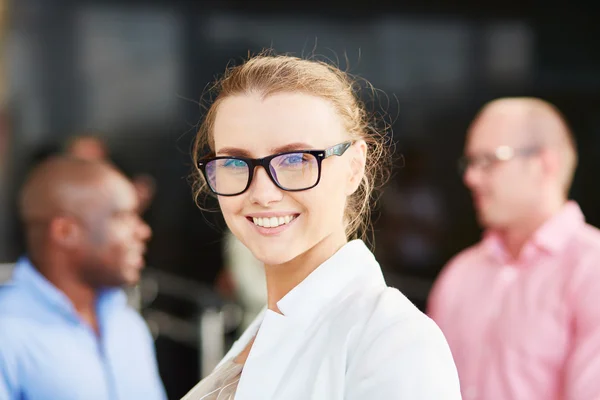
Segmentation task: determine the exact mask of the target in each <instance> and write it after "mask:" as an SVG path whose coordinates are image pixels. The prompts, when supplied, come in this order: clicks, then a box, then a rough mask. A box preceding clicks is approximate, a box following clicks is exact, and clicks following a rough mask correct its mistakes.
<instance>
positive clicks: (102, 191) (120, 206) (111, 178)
mask: <svg viewBox="0 0 600 400" xmlns="http://www.w3.org/2000/svg"><path fill="white" fill-rule="evenodd" d="M98 197H99V200H100V202H101V204H102V205H104V206H105V207H110V208H111V209H113V210H130V209H133V208H135V207H136V205H137V195H136V192H135V189H134V187H133V184H132V183H131V182H129V180H128V179H126V178H125V177H124V176H122V175H120V174H118V173H116V172H112V173H108V174H106V175H104V176H103V177H102V178H101V179H100V182H99V184H98Z"/></svg>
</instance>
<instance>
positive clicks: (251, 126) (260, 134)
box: [213, 93, 346, 157]
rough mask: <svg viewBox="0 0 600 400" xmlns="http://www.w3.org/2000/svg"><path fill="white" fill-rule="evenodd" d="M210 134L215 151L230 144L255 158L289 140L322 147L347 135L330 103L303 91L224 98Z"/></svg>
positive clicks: (285, 143) (288, 142)
mask: <svg viewBox="0 0 600 400" xmlns="http://www.w3.org/2000/svg"><path fill="white" fill-rule="evenodd" d="M213 134H214V141H215V151H216V152H217V153H218V152H219V151H220V149H223V148H225V147H227V148H229V147H233V148H239V149H244V150H246V151H247V152H248V153H250V154H252V155H253V156H255V157H261V156H265V155H267V154H269V153H270V152H271V150H272V149H275V148H278V147H282V146H285V145H288V144H290V143H298V142H302V143H306V144H307V145H309V146H310V147H312V148H323V147H327V146H330V145H332V144H336V143H338V142H340V141H342V140H344V139H345V138H346V132H345V130H344V127H343V124H342V120H341V118H340V117H339V115H338V114H337V112H336V110H335V108H334V107H333V105H332V103H331V102H329V101H327V100H325V99H322V98H319V97H316V96H311V95H307V94H302V93H278V94H274V95H271V96H268V97H266V98H261V97H260V96H259V95H258V94H245V95H239V96H234V97H230V98H227V99H225V100H224V101H223V102H222V103H221V104H220V105H219V109H218V112H217V116H216V118H215V124H214V129H213Z"/></svg>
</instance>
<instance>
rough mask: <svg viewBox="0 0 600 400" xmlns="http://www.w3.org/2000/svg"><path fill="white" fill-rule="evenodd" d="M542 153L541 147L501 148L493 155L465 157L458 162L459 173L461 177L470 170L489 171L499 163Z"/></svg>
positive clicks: (484, 154)
mask: <svg viewBox="0 0 600 400" xmlns="http://www.w3.org/2000/svg"><path fill="white" fill-rule="evenodd" d="M539 151H540V148H539V147H526V148H521V149H515V148H513V147H510V146H500V147H498V148H497V149H496V150H495V151H493V152H491V153H481V154H477V155H472V156H463V157H461V158H460V159H459V161H458V171H459V173H460V174H461V175H463V174H464V173H465V172H467V169H468V168H478V169H481V170H488V169H490V168H491V167H492V166H493V165H495V164H497V163H498V162H503V161H509V160H512V159H513V158H515V157H530V156H532V155H535V154H537V153H538V152H539Z"/></svg>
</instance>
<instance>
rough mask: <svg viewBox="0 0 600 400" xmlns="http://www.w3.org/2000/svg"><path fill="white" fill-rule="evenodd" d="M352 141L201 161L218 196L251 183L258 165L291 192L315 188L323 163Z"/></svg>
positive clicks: (236, 192) (235, 192) (237, 192)
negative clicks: (313, 148)
mask: <svg viewBox="0 0 600 400" xmlns="http://www.w3.org/2000/svg"><path fill="white" fill-rule="evenodd" d="M352 143H353V142H352V141H348V142H344V143H339V144H336V145H334V146H331V147H328V148H327V149H325V150H296V151H289V152H285V153H277V154H272V155H270V156H267V157H264V158H246V157H227V156H223V157H210V158H206V159H204V160H202V161H199V162H198V168H200V171H202V174H203V175H204V178H205V179H206V182H207V183H208V187H209V188H210V190H211V191H212V192H213V193H215V194H217V195H219V196H237V195H240V194H242V193H244V192H245V191H246V190H248V188H249V187H250V184H251V183H252V177H253V176H254V170H255V169H256V167H263V168H264V169H265V171H267V175H268V176H269V178H270V179H271V181H273V183H274V184H275V185H276V186H277V187H278V188H280V189H282V190H285V191H288V192H299V191H302V190H308V189H312V188H314V187H315V186H317V185H318V184H319V181H320V180H321V163H322V162H323V160H324V159H326V158H328V157H331V156H341V155H343V154H344V153H345V152H346V150H348V149H349V148H350V146H351V145H352Z"/></svg>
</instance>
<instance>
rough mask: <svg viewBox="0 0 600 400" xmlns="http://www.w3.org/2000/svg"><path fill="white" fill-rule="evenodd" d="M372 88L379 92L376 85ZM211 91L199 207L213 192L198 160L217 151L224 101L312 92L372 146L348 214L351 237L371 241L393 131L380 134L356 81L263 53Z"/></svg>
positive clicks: (197, 180) (322, 65) (197, 145)
mask: <svg viewBox="0 0 600 400" xmlns="http://www.w3.org/2000/svg"><path fill="white" fill-rule="evenodd" d="M366 83H367V85H368V87H369V88H370V89H372V93H375V91H374V89H373V88H372V86H371V85H370V84H368V82H366ZM210 89H211V91H212V92H216V98H215V99H214V102H213V103H212V105H211V106H210V107H209V108H208V111H207V114H206V116H205V118H204V121H203V123H202V125H201V126H200V129H199V131H198V133H197V135H196V140H195V142H194V148H193V159H194V166H195V168H194V169H195V171H194V196H195V199H196V202H197V203H198V199H199V196H200V195H201V194H203V193H204V194H206V193H208V188H207V185H206V182H205V180H204V177H203V176H202V174H201V173H200V170H199V169H198V161H199V159H200V158H201V154H200V153H201V152H202V151H204V150H206V149H207V147H208V148H209V149H210V150H211V151H213V152H214V150H215V149H214V140H213V134H214V132H213V128H214V122H215V118H216V115H217V112H218V109H219V105H220V104H221V102H222V101H223V100H225V99H226V98H228V97H231V96H235V95H241V94H246V93H259V94H260V95H261V96H262V97H263V98H266V97H268V96H270V95H273V94H276V93H282V92H294V93H298V92H301V93H306V94H309V95H313V96H316V97H320V98H323V99H325V100H328V101H330V102H331V104H333V106H334V107H335V109H336V111H337V113H338V115H339V116H340V118H341V119H342V121H343V123H344V126H345V128H346V131H347V132H348V134H349V135H350V137H351V138H352V139H355V140H357V139H362V140H364V141H365V142H366V143H367V147H368V150H367V161H366V166H365V175H364V177H363V179H362V182H361V184H360V186H359V188H358V190H357V191H356V192H355V193H354V194H352V195H351V196H349V198H348V201H347V205H346V211H345V221H346V235H347V236H348V238H349V239H354V238H357V237H360V238H362V239H367V236H368V234H369V231H370V228H371V206H372V205H374V203H375V202H376V200H377V199H378V196H377V194H378V192H379V189H381V186H382V185H383V184H384V183H385V181H386V180H387V178H388V177H389V167H390V165H391V158H390V147H389V136H388V135H386V127H387V126H386V125H384V126H383V127H381V129H380V128H379V127H378V125H379V121H377V120H375V113H373V114H372V115H369V113H367V111H366V108H365V106H364V103H363V102H362V101H361V100H360V99H359V97H358V91H359V89H360V85H359V82H358V81H357V80H356V79H353V78H352V77H351V76H350V75H349V74H348V73H346V72H344V71H341V70H340V69H339V68H337V67H335V66H333V65H330V64H328V63H326V62H323V61H318V60H313V59H311V60H307V59H301V58H298V57H292V56H286V55H273V54H271V53H270V52H263V53H261V54H259V55H256V56H253V57H250V58H249V59H248V60H246V61H245V62H244V63H243V64H241V65H239V66H233V67H229V68H228V69H227V70H226V72H225V74H224V75H223V76H222V77H221V78H220V79H219V80H218V81H217V82H216V83H215V84H214V85H213V86H212V87H211V88H210Z"/></svg>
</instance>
